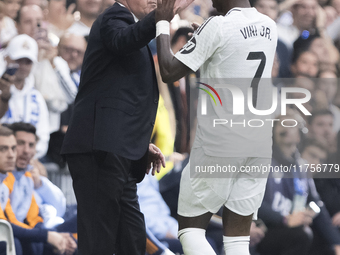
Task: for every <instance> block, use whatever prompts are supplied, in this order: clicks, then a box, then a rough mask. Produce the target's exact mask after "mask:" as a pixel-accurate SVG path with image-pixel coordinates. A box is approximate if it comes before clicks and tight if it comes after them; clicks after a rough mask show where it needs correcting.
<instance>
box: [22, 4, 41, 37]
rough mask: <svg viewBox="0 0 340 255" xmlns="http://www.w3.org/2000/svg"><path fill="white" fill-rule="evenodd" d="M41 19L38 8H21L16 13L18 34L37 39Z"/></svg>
mask: <svg viewBox="0 0 340 255" xmlns="http://www.w3.org/2000/svg"><path fill="white" fill-rule="evenodd" d="M43 19H44V16H43V12H42V10H41V8H40V7H39V6H37V5H26V6H23V7H22V8H21V9H20V10H19V12H18V18H17V30H18V34H27V35H29V36H30V37H32V38H34V39H37V38H36V37H37V34H38V28H39V26H41V25H42V22H43Z"/></svg>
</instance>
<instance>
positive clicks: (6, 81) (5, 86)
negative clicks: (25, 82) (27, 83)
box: [0, 74, 15, 101]
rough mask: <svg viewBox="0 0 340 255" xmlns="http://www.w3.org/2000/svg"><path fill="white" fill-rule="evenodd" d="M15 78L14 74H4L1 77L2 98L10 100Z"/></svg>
mask: <svg viewBox="0 0 340 255" xmlns="http://www.w3.org/2000/svg"><path fill="white" fill-rule="evenodd" d="M14 79H15V76H14V75H8V74H4V75H3V76H2V77H1V78H0V90H1V99H2V100H3V101H8V100H9V99H10V98H11V92H10V88H11V85H12V84H13V82H14Z"/></svg>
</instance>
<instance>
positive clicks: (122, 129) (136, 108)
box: [62, 3, 159, 176]
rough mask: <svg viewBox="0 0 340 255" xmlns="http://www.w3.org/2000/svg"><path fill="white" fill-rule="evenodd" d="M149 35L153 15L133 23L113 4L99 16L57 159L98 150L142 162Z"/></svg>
mask: <svg viewBox="0 0 340 255" xmlns="http://www.w3.org/2000/svg"><path fill="white" fill-rule="evenodd" d="M155 34H156V28H155V12H154V11H153V12H151V13H150V14H148V15H147V16H146V17H145V18H144V19H142V20H140V21H139V22H137V23H135V21H134V19H133V16H132V14H131V13H130V12H129V10H128V9H126V8H124V7H122V6H120V5H119V4H118V3H115V4H114V5H113V6H111V7H110V8H108V9H107V10H106V11H105V12H104V13H102V14H101V15H99V17H98V18H97V20H96V21H95V22H94V24H93V26H92V29H91V32H90V35H89V42H88V47H87V49H86V52H85V56H84V62H83V67H82V71H81V78H80V85H79V92H78V95H77V97H76V100H75V106H74V112H73V115H72V117H71V121H70V124H69V128H68V131H67V133H66V136H65V139H64V143H63V147H62V154H72V153H87V152H91V151H94V150H101V151H107V152H112V153H115V154H117V155H119V156H122V157H125V158H128V159H131V160H138V159H141V158H142V157H143V156H144V159H145V157H146V156H145V155H146V153H147V150H148V144H149V141H150V136H151V133H152V129H153V126H154V120H155V116H156V112H157V106H158V98H159V92H158V86H157V81H156V75H155V69H154V63H153V58H152V55H151V52H150V50H149V48H148V46H147V44H148V43H149V42H150V40H151V39H153V38H154V37H155ZM144 163H145V160H144ZM144 163H143V166H142V168H143V170H140V171H142V172H141V173H140V175H141V176H142V175H143V176H144V173H145V164H144Z"/></svg>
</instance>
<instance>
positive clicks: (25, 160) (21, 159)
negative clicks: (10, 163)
mask: <svg viewBox="0 0 340 255" xmlns="http://www.w3.org/2000/svg"><path fill="white" fill-rule="evenodd" d="M9 128H10V129H12V130H13V132H14V135H15V138H16V140H17V153H18V155H17V160H16V167H17V168H18V169H26V167H27V166H28V164H29V163H30V161H31V159H32V158H33V157H34V155H35V153H36V150H35V147H36V144H37V136H36V134H35V133H36V128H35V127H34V126H33V125H31V124H29V123H24V122H17V123H13V124H12V125H10V126H9Z"/></svg>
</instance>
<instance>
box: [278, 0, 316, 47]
mask: <svg viewBox="0 0 340 255" xmlns="http://www.w3.org/2000/svg"><path fill="white" fill-rule="evenodd" d="M286 2H287V3H288V1H286ZM289 3H293V5H292V7H291V12H292V16H293V23H292V24H290V25H283V24H280V23H279V24H278V27H277V29H278V35H279V39H280V40H282V42H284V43H285V44H286V46H287V47H288V49H292V48H293V43H294V41H295V40H296V39H297V38H298V37H299V36H300V35H301V33H302V31H304V30H312V29H315V24H316V18H317V9H318V7H319V5H318V2H317V0H301V1H289Z"/></svg>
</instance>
